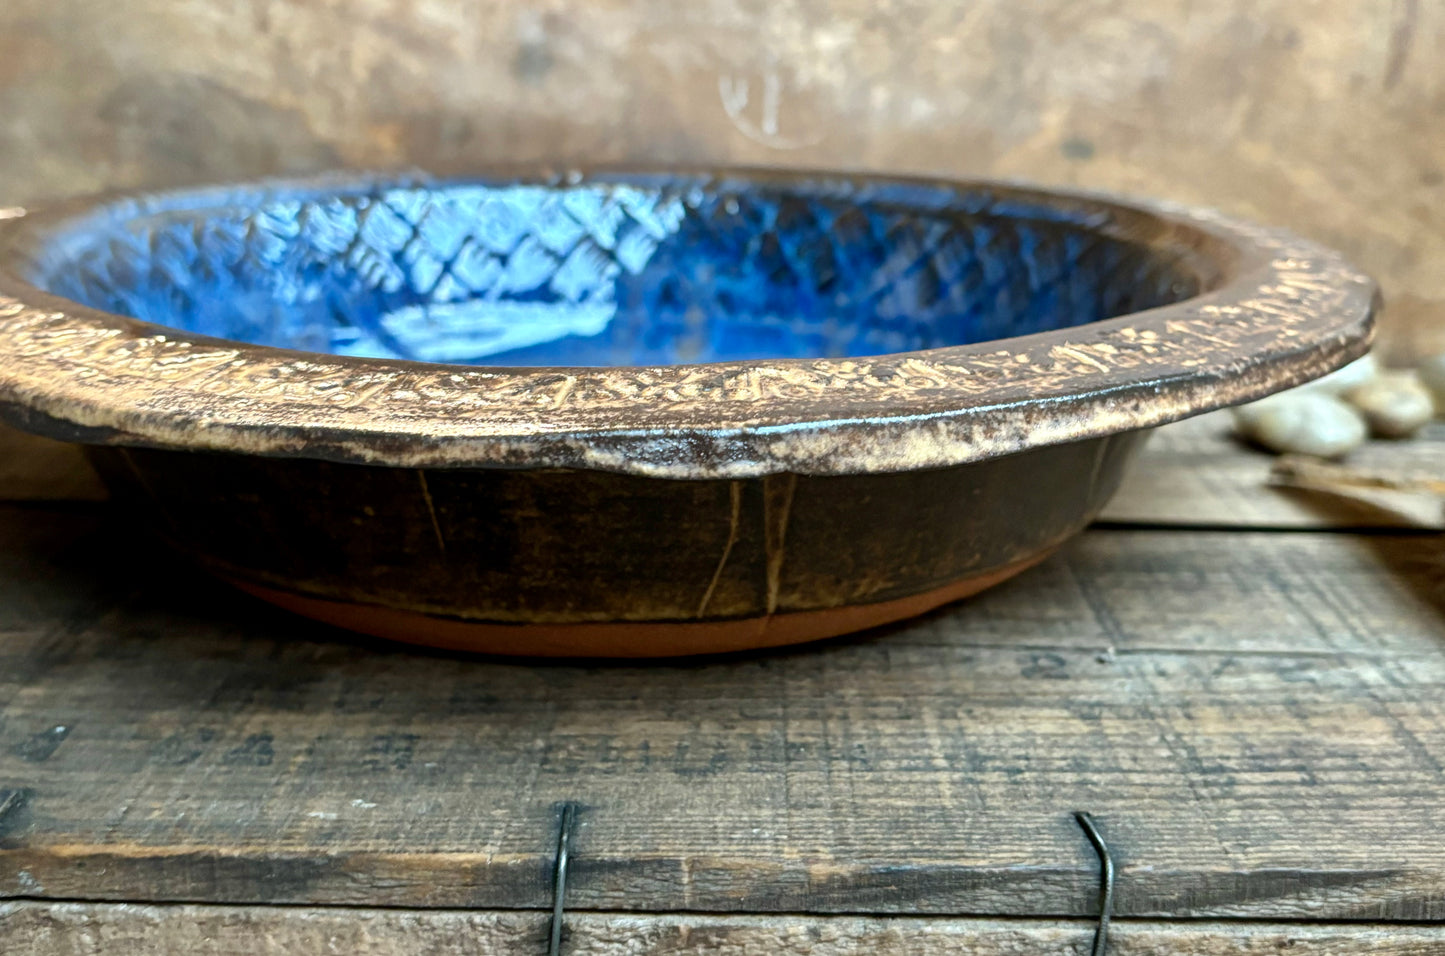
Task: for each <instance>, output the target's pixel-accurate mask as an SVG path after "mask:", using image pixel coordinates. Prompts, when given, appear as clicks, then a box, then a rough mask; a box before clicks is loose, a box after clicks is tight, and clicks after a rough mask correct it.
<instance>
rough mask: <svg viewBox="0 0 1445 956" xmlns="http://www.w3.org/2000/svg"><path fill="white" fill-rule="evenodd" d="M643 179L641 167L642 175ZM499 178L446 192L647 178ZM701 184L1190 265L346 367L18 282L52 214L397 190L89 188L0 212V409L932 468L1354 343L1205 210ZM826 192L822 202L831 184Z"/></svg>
mask: <svg viewBox="0 0 1445 956" xmlns="http://www.w3.org/2000/svg"><path fill="white" fill-rule="evenodd" d="M654 172H655V171H654ZM648 173H649V171H647V170H643V171H641V173H639V171H638V170H635V169H628V170H621V169H619V170H605V169H604V170H595V171H592V172H590V173H587V174H580V173H568V174H566V175H565V177H564V176H558V175H554V174H551V173H547V172H537V171H532V172H530V173H528V172H524V173H520V174H519V173H517V172H516V171H506V172H501V173H493V174H490V175H482V176H477V177H468V181H473V182H475V181H490V182H532V183H555V182H560V181H565V182H567V183H569V184H574V183H578V182H586V181H588V180H593V181H601V182H607V181H616V180H618V179H619V178H621V179H628V178H636V177H637V176H639V175H642V176H646V175H648ZM666 175H677V176H680V177H692V178H694V179H695V180H696V181H697V182H699V183H705V182H708V181H711V182H714V183H720V184H723V185H738V184H747V183H753V184H759V185H769V186H783V185H786V186H793V187H796V188H803V189H808V190H817V189H823V190H829V191H833V190H837V191H841V192H845V193H846V192H847V191H850V190H851V191H859V190H863V189H866V188H867V187H868V186H870V185H876V184H879V183H888V184H908V185H921V186H927V187H933V188H941V189H946V190H954V191H957V192H959V193H963V192H965V191H967V192H968V193H970V194H978V193H980V192H983V193H987V194H989V195H990V196H991V197H992V198H996V199H999V200H1003V201H1007V200H1020V201H1025V202H1028V203H1034V204H1042V205H1045V206H1048V207H1052V208H1054V209H1057V210H1067V211H1073V212H1076V213H1085V214H1089V215H1091V216H1092V217H1093V223H1091V226H1090V228H1094V229H1097V230H1098V231H1099V232H1101V233H1103V234H1106V235H1111V236H1114V237H1119V238H1127V239H1131V240H1133V241H1137V242H1143V243H1145V244H1148V245H1151V246H1153V247H1155V248H1157V249H1159V250H1160V251H1161V253H1164V254H1169V255H1173V256H1177V257H1180V258H1181V259H1183V260H1184V261H1185V262H1186V263H1187V264H1192V265H1193V266H1194V267H1195V269H1196V271H1197V272H1198V273H1199V274H1200V275H1201V276H1204V277H1206V279H1207V282H1206V291H1205V292H1204V293H1203V294H1200V295H1197V296H1195V297H1193V298H1190V299H1186V300H1184V301H1181V302H1178V303H1175V304H1172V305H1168V306H1164V307H1161V308H1156V309H1150V310H1147V311H1143V312H1136V313H1132V314H1129V315H1123V316H1119V317H1117V318H1113V319H1108V320H1105V321H1101V322H1095V323H1091V324H1088V325H1083V326H1077V327H1074V328H1069V329H1061V330H1057V331H1052V332H1044V333H1039V334H1035V335H1028V336H1023V337H1019V338H1011V339H997V340H993V341H988V342H983V343H978V344H974V345H961V346H950V347H946V348H938V349H929V350H925V351H917V352H901V353H895V354H890V355H882V356H876V357H870V358H846V359H786V360H763V361H749V362H730V363H717V364H703V365H668V366H651V367H598V368H483V367H473V366H455V365H441V364H429V363H423V362H411V361H400V360H390V359H358V358H346V357H337V356H332V355H325V354H320V353H312V352H301V351H293V350H287V349H279V348H272V347H268V346H257V345H248V344H244V343H240V342H235V341H229V340H222V339H215V338H209V337H204V336H197V335H191V334H189V333H186V332H183V331H179V330H176V329H171V328H166V327H163V326H159V325H154V324H150V323H146V322H140V321H137V320H134V319H130V318H126V317H124V316H119V315H114V314H111V313H107V312H102V311H99V310H96V309H91V308H87V307H85V306H82V305H80V304H78V303H75V302H72V301H69V300H66V299H61V298H58V297H56V296H53V295H50V294H47V293H45V292H42V291H41V290H39V289H37V288H36V287H35V286H33V285H32V284H31V283H30V282H28V281H26V280H25V279H24V278H23V277H22V275H21V271H22V268H23V264H24V262H26V261H28V260H27V254H28V250H31V249H33V248H34V247H35V243H36V242H37V241H38V240H39V239H40V238H42V237H43V236H44V235H46V233H47V232H48V231H50V230H52V229H54V228H55V227H56V226H58V225H60V224H62V223H65V222H68V221H71V220H73V219H74V218H76V217H82V216H84V215H86V214H87V213H91V214H93V213H95V212H96V211H98V210H100V209H101V208H102V207H103V206H105V205H108V204H110V203H114V202H125V203H130V204H133V208H135V209H137V210H139V211H146V210H147V209H153V208H155V207H156V206H157V205H160V206H165V204H168V203H170V204H174V203H177V202H189V201H191V200H195V202H196V206H197V207H203V206H202V204H203V203H204V202H205V201H206V200H210V201H211V203H212V204H214V203H215V202H217V201H219V200H220V199H222V198H224V197H225V196H227V195H233V194H234V191H235V190H237V189H240V188H254V189H257V190H258V194H260V193H261V192H263V191H264V190H269V189H277V190H286V191H289V192H292V193H298V192H300V193H312V194H315V193H319V192H324V191H333V190H334V191H345V190H356V189H364V188H369V187H375V186H378V185H416V184H418V183H419V182H426V181H430V180H427V179H426V178H425V177H424V176H422V175H420V174H414V173H413V174H351V175H338V176H329V177H320V178H315V179H309V180H300V181H274V182H268V183H262V184H256V185H255V186H252V187H238V186H231V187H224V188H216V189H211V190H206V189H201V190H185V191H178V192H175V193H169V194H159V195H157V196H153V197H145V196H134V197H128V198H127V197H123V198H121V199H119V200H118V199H116V198H115V197H109V198H105V199H89V200H81V201H77V202H71V203H66V204H63V205H60V206H57V207H54V208H52V209H49V210H45V211H42V212H29V213H26V212H25V211H23V210H14V211H12V218H11V219H9V220H8V221H4V222H0V417H3V418H5V419H6V420H8V421H10V422H11V423H13V424H16V425H18V426H20V427H22V428H25V429H28V430H30V431H34V432H38V433H41V434H45V435H49V436H52V437H57V438H61V439H65V440H71V441H83V442H92V443H104V444H118V445H144V446H152V447H162V448H174V449H189V450H209V451H230V452H238V453H243V454H256V455H269V456H280V457H305V458H317V459H325V460H331V461H342V462H357V463H364V464H372V465H385V466H393V467H410V468H448V467H481V468H487V467H493V468H496V467H501V468H536V467H574V468H589V469H598V470H605V471H612V472H621V473H630V474H638V475H649V476H657V477H667V478H747V477H757V476H762V475H768V474H775V473H781V472H793V473H798V474H809V475H830V474H857V473H867V472H885V471H904V470H911V469H917V468H935V467H945V466H950V465H958V464H962V463H965V462H971V461H979V460H983V459H987V458H993V457H997V456H999V455H1004V454H1010V453H1013V452H1019V451H1023V450H1026V449H1029V448H1036V447H1041V446H1045V445H1053V444H1058V443H1061V442H1068V441H1076V440H1080V439H1086V438H1095V437H1099V436H1103V435H1109V434H1114V433H1117V432H1122V431H1129V430H1133V429H1138V428H1146V427H1150V426H1154V425H1159V424H1163V423H1166V422H1170V421H1175V420H1177V419H1181V418H1186V417H1188V416H1190V415H1195V414H1198V413H1200V412H1204V411H1208V410H1211V409H1215V408H1220V407H1223V406H1227V405H1233V404H1238V403H1240V402H1245V401H1249V400H1252V399H1256V398H1259V397H1262V396H1264V395H1267V394H1270V393H1272V392H1275V391H1279V390H1281V389H1284V388H1288V387H1291V386H1293V385H1297V384H1300V383H1302V382H1305V381H1308V380H1310V379H1312V378H1316V377H1318V376H1320V375H1323V374H1325V373H1326V372H1328V371H1330V370H1332V369H1334V368H1336V367H1338V366H1340V365H1343V364H1345V363H1346V362H1347V361H1349V360H1351V359H1353V358H1356V357H1358V356H1359V355H1361V354H1363V353H1364V352H1365V350H1366V349H1367V348H1368V345H1369V340H1370V337H1371V334H1372V326H1373V316H1374V313H1375V310H1376V307H1377V302H1378V292H1377V289H1376V286H1375V284H1374V282H1373V281H1371V280H1370V279H1369V278H1368V277H1367V276H1365V275H1363V274H1361V273H1360V272H1358V271H1357V270H1356V269H1354V268H1353V267H1352V266H1350V265H1349V263H1347V262H1346V261H1345V260H1344V259H1343V257H1341V256H1340V255H1339V254H1337V253H1335V252H1333V251H1331V250H1329V249H1326V248H1324V247H1322V246H1319V245H1317V244H1315V243H1312V242H1308V241H1306V240H1303V239H1300V238H1298V237H1296V236H1293V235H1291V234H1289V233H1286V232H1282V231H1277V230H1271V229H1264V228H1261V227H1257V226H1253V225H1249V224H1247V223H1242V222H1239V221H1236V220H1232V219H1229V218H1226V217H1224V216H1221V215H1219V214H1217V213H1214V212H1209V211H1204V210H1198V209H1190V208H1185V207H1181V206H1176V205H1172V204H1165V203H1157V202H1141V201H1133V200H1123V199H1119V198H1115V197H1111V196H1108V195H1104V194H1096V193H1085V192H1075V191H1068V190H1049V189H1038V188H1030V187H1027V186H1021V185H1014V184H1007V183H997V182H979V181H948V180H936V179H919V178H902V177H875V176H868V175H862V174H848V173H825V172H807V171H788V172H783V171H777V170H742V169H740V170H714V171H696V170H668V171H666ZM837 194H838V193H837V192H834V195H837Z"/></svg>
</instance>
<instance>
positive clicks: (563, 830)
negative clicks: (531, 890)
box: [547, 803, 577, 956]
mask: <svg viewBox="0 0 1445 956" xmlns="http://www.w3.org/2000/svg"><path fill="white" fill-rule="evenodd" d="M576 822H577V804H575V803H568V804H564V805H563V807H562V822H561V823H560V825H559V826H558V831H557V860H556V864H555V866H554V867H553V870H552V931H551V935H550V937H549V942H548V944H547V956H560V954H561V952H562V910H563V902H564V900H565V899H566V896H567V858H568V855H569V853H570V851H571V845H572V829H573V827H574V826H575V825H576Z"/></svg>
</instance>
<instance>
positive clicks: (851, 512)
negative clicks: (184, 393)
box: [91, 432, 1145, 654]
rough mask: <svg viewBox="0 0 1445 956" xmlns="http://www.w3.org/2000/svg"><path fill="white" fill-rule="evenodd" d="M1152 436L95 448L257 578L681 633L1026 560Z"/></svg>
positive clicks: (194, 541)
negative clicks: (619, 447) (962, 450)
mask: <svg viewBox="0 0 1445 956" xmlns="http://www.w3.org/2000/svg"><path fill="white" fill-rule="evenodd" d="M1143 434H1145V433H1140V432H1134V433H1128V434H1122V435H1117V436H1110V437H1106V438H1100V439H1092V440H1089V441H1083V442H1075V443H1070V444H1063V445H1056V446H1051V447H1047V448H1042V449H1038V450H1035V451H1031V452H1026V453H1022V454H1016V455H1007V456H1004V457H1001V458H996V459H992V460H989V461H984V462H977V463H972V464H968V465H962V466H958V467H953V468H947V469H936V470H928V471H913V472H899V473H889V474H873V475H853V476H826V477H810V476H799V475H772V476H768V477H765V478H756V479H740V480H681V481H679V480H667V479H655V478H644V477H638V476H631V475H619V474H609V473H605V472H589V471H572V470H562V469H552V470H530V471H529V470H521V471H505V470H485V469H451V470H448V469H438V470H428V471H419V470H414V469H395V468H376V467H366V466H357V465H344V464H336V463H331V462H322V461H308V460H297V459H290V460H287V459H273V458H261V457H246V456H236V455H224V454H205V453H194V452H175V451H165V450H155V449H140V448H132V449H116V448H104V447H97V448H93V449H92V450H91V454H92V456H93V460H94V462H95V464H96V465H97V466H98V468H99V469H100V470H101V472H102V474H103V475H104V476H105V477H106V479H107V481H108V482H109V483H110V485H111V486H112V489H113V490H114V492H115V493H116V494H117V496H118V497H121V498H123V499H127V500H130V501H131V502H133V503H135V504H137V505H140V506H142V507H143V510H142V511H138V513H145V514H148V515H150V514H156V513H159V521H157V522H156V527H157V528H158V529H159V530H160V532H161V533H162V534H163V535H164V536H165V537H167V538H168V539H170V540H171V541H172V542H173V543H174V544H175V545H177V546H178V547H179V548H181V549H182V550H183V551H184V552H186V553H187V554H189V555H191V556H193V557H194V558H196V559H197V560H199V561H200V562H201V563H202V564H204V565H205V566H207V567H208V568H210V569H211V570H213V571H215V572H217V573H219V574H221V575H223V576H225V577H228V578H231V579H234V580H237V581H239V582H242V583H250V584H254V585H259V586H262V587H265V588H270V589H273V590H281V591H284V592H289V593H294V594H298V595H302V596H305V597H311V598H321V599H326V600H331V601H340V602H345V603H355V604H360V605H366V606H373V607H386V608H393V609H402V610H407V611H418V612H422V613H425V614H429V615H437V616H442V617H448V618H461V619H465V620H468V621H478V622H495V623H524V622H525V623H551V624H567V623H581V622H629V621H630V622H661V623H674V624H683V623H688V622H697V621H710V620H711V621H716V620H747V619H754V618H760V617H764V616H769V615H786V614H792V613H797V612H807V611H819V610H827V609H833V608H843V607H848V606H855V605H864V604H876V603H881V602H887V601H892V600H897V599H899V598H906V597H909V596H912V595H917V594H921V593H923V592H927V591H931V590H936V589H938V588H940V587H943V586H945V585H948V584H950V583H951V582H956V581H959V580H960V579H964V578H969V577H975V576H979V575H983V574H986V573H988V572H990V571H995V570H997V569H1000V568H1005V567H1009V566H1015V565H1019V564H1020V563H1022V562H1026V561H1028V560H1029V559H1030V558H1034V557H1037V556H1039V555H1040V554H1042V553H1045V552H1047V551H1048V550H1050V549H1052V548H1053V547H1055V546H1057V545H1058V544H1059V543H1061V542H1062V541H1063V540H1065V539H1066V538H1068V537H1069V536H1070V535H1071V534H1073V533H1074V532H1076V531H1078V530H1079V529H1080V528H1082V527H1083V526H1084V525H1085V524H1086V523H1087V522H1088V521H1089V520H1090V519H1091V518H1092V517H1093V516H1094V515H1095V514H1096V513H1097V512H1098V511H1099V509H1100V508H1102V507H1103V505H1104V504H1105V503H1106V502H1107V501H1108V498H1109V496H1110V495H1111V494H1112V493H1113V492H1114V489H1115V488H1116V487H1117V485H1118V482H1119V479H1120V476H1121V473H1122V469H1123V467H1124V465H1125V464H1126V462H1127V460H1128V459H1129V458H1130V457H1131V456H1132V453H1133V451H1134V449H1135V448H1136V447H1137V445H1138V444H1139V443H1140V439H1141V437H1142V435H1143ZM844 629H846V628H844ZM526 631H527V629H525V628H523V629H519V631H518V640H519V642H522V646H518V647H515V648H513V649H512V650H513V651H514V652H516V653H523V654H525V653H528V648H527V647H526V646H525V641H526ZM680 634H682V632H680ZM680 640H681V641H682V643H680V644H679V645H677V646H675V647H674V648H672V649H671V650H672V652H674V653H676V652H679V651H683V650H686V641H685V634H682V636H681V637H680Z"/></svg>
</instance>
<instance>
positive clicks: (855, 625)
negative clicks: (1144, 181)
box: [0, 170, 1376, 656]
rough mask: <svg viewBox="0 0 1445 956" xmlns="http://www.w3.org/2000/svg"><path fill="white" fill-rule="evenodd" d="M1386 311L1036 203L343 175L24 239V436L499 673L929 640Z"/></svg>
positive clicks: (951, 195)
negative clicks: (873, 638) (1190, 427)
mask: <svg viewBox="0 0 1445 956" xmlns="http://www.w3.org/2000/svg"><path fill="white" fill-rule="evenodd" d="M1375 302H1376V292H1375V288H1374V285H1373V284H1372V283H1371V282H1370V281H1369V280H1368V279H1367V278H1365V277H1364V276H1362V275H1360V274H1359V273H1358V272H1356V271H1355V270H1353V269H1352V268H1351V267H1350V266H1349V265H1348V264H1346V263H1345V262H1344V261H1343V260H1342V259H1340V257H1338V256H1337V255H1336V254H1335V253H1333V252H1330V251H1329V250H1326V249H1323V248H1321V247H1319V246H1317V245H1314V244H1311V243H1308V242H1305V241H1303V240H1300V239H1298V238H1296V237H1293V236H1291V235H1288V234H1285V233H1281V232H1277V231H1270V230H1265V229H1260V228H1257V227H1253V226H1249V225H1246V224H1242V223H1239V222H1234V221H1231V220H1228V219H1225V218H1223V217H1221V216H1218V215H1216V214H1213V213H1208V212H1202V211H1198V210H1187V209H1180V208H1176V207H1172V206H1170V207H1165V206H1161V205H1154V204H1148V203H1138V202H1126V201H1122V200H1118V199H1114V198H1111V197H1105V196H1098V195H1093V194H1083V193H1073V192H1062V191H1048V190H1040V189H1030V188H1025V187H1021V186H1010V185H1003V184H997V183H979V182H947V181H934V180H911V179H897V178H881V177H871V176H855V175H843V174H827V173H813V172H789V173H783V172H776V171H756V170H754V171H749V170H736V171H725V172H676V171H673V172H660V173H659V172H652V173H649V172H621V171H600V172H596V173H591V174H569V175H566V176H562V177H550V176H546V175H528V174H520V175H518V174H497V175H491V176H484V177H478V178H474V179H467V180H448V181H437V180H432V179H430V178H428V177H425V176H420V175H410V176H404V175H395V174H393V175H351V176H332V177H324V178H320V179H314V180H308V181H292V182H266V183H257V184H249V185H239V186H226V187H217V188H211V189H193V190H185V191H177V192H171V193H163V194H157V195H147V196H133V197H121V198H110V199H94V200H85V201H81V202H78V203H72V204H68V205H64V206H60V207H57V208H55V209H51V210H48V211H43V212H38V213H28V214H25V215H20V216H16V217H14V218H13V219H11V220H8V221H5V222H0V357H3V363H0V415H3V417H4V418H5V419H7V420H8V421H10V422H12V423H13V424H16V425H19V426H20V427H22V428H26V429H29V430H32V431H35V432H38V433H40V434H45V435H49V436H52V437H58V438H63V439H66V440H70V441H77V442H82V443H84V444H86V445H88V446H89V447H90V454H91V457H92V460H93V461H94V462H95V463H96V465H97V467H98V468H99V470H100V472H101V474H102V476H103V477H104V478H105V479H106V481H107V483H108V484H109V485H110V486H111V488H112V489H113V491H114V493H115V494H116V496H117V497H118V498H119V499H121V500H124V501H128V502H131V503H132V505H133V507H134V511H135V513H136V514H137V515H140V516H144V517H146V518H147V519H148V520H151V521H152V523H153V525H154V527H155V530H156V531H157V532H158V533H159V534H161V535H162V536H164V537H165V538H167V539H168V540H169V541H170V542H172V543H173V544H174V545H175V546H176V547H178V548H180V549H182V550H183V551H184V552H186V553H187V554H189V555H191V556H193V557H194V558H195V559H196V560H197V561H198V562H199V563H201V564H202V565H204V566H205V567H207V568H209V569H210V570H212V571H214V572H215V573H217V574H219V575H221V576H222V577H225V578H227V579H228V580H230V581H232V582H234V583H235V584H237V585H238V586H240V587H242V588H244V589H245V590H247V591H250V592H251V593H253V594H257V595H259V596H261V597H263V598H265V599H267V600H269V601H272V602H274V603H276V604H279V605H281V606H283V607H287V608H290V609H292V610H295V611H298V612H300V613H302V614H306V615H309V616H312V617H316V618H319V619H322V620H325V621H329V622H331V623H335V624H339V625H341V626H343V627H347V628H351V629H353V630H358V631H364V632H368V633H371V634H376V635H380V636H382V637H387V638H393V639H397V640H405V641H414V642H420V643H427V644H435V645H439V646H445V647H452V648H463V649H470V650H479V651H486V652H492V653H511V654H524V655H548V654H551V655H567V656H654V655H661V656H673V655H679V654H691V653H711V652H719V651H728V650H739V649H744V648H749V647H762V646H768V645H777V644H785V643H793V642H798V641H806V640H813V639H816V638H822V637H828V636H833V635H837V634H842V633H846V632H849V631H854V630H858V629H861V628H866V627H871V626H874V625H878V624H883V623H886V622H888V621H892V620H896V619H899V618H903V617H907V616H911V615H914V614H917V613H920V612H922V611H925V610H928V609H930V608H932V607H935V606H937V605H939V604H942V603H946V602H948V601H952V600H956V599H958V598H960V597H964V596H966V595H969V594H972V593H974V592H976V591H978V590H981V589H982V588H985V587H988V586H989V585H991V584H993V583H996V582H997V581H1000V580H1002V579H1004V578H1006V577H1008V576H1010V575H1011V574H1014V573H1016V572H1018V571H1019V570H1022V569H1023V568H1025V567H1028V566H1029V565H1030V564H1033V563H1035V562H1037V561H1039V560H1041V559H1042V558H1043V557H1045V556H1046V555H1047V554H1049V553H1050V552H1051V551H1052V550H1053V549H1055V548H1056V547H1058V546H1059V545H1060V544H1061V543H1062V542H1063V541H1065V540H1066V539H1067V538H1068V537H1069V536H1071V535H1072V534H1074V533H1076V532H1077V531H1078V530H1079V529H1081V528H1082V527H1083V526H1084V525H1085V524H1087V523H1088V522H1089V521H1090V520H1091V519H1092V518H1093V517H1094V515H1096V514H1097V513H1098V511H1099V510H1100V509H1101V508H1102V507H1103V505H1104V504H1105V503H1106V502H1107V501H1108V498H1109V496H1110V495H1111V494H1112V493H1113V491H1114V489H1115V488H1116V487H1117V484H1118V481H1119V478H1120V476H1121V474H1122V470H1123V468H1124V467H1125V465H1126V463H1127V461H1128V459H1129V458H1130V455H1131V453H1132V451H1133V450H1134V448H1135V447H1136V446H1137V444H1138V442H1139V438H1140V436H1141V435H1142V434H1143V431H1142V430H1143V429H1147V428H1149V427H1152V426H1154V425H1158V424H1161V423H1164V422H1168V421H1173V420H1176V419H1179V418H1184V417H1187V416H1189V415H1193V414H1197V413H1200V412H1204V411H1208V410H1211V409H1214V408H1218V407H1221V406H1224V405H1230V404H1235V403H1238V402H1242V401H1247V400H1251V399H1254V398H1258V397H1261V396H1263V395H1265V394H1268V393H1270V392H1273V391H1278V390H1280V389H1283V388H1287V387H1290V386H1293V385H1297V384H1299V383H1301V382H1303V381H1306V380H1308V379H1310V378H1314V377H1317V376H1319V375H1322V374H1324V373H1326V372H1328V371H1330V370H1332V369H1333V368H1336V367H1338V366H1339V365H1341V364H1344V363H1345V362H1347V361H1349V360H1350V359H1352V358H1354V357H1356V356H1358V355H1359V354H1361V353H1362V352H1363V351H1364V350H1365V348H1366V347H1367V345H1368V339H1369V335H1370V330H1371V321H1372V316H1373V313H1374V310H1375Z"/></svg>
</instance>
